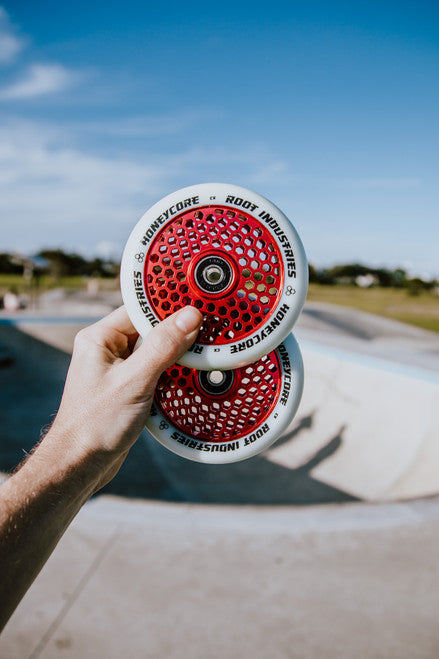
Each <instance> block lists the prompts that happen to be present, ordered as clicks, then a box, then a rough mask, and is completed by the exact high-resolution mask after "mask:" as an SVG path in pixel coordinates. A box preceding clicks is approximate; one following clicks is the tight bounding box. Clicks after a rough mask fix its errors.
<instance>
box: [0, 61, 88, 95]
mask: <svg viewBox="0 0 439 659" xmlns="http://www.w3.org/2000/svg"><path fill="white" fill-rule="evenodd" d="M77 77H78V76H77V74H76V73H74V72H73V71H69V70H68V69H66V68H65V67H64V66H61V65H60V64H33V65H32V66H30V67H29V68H28V70H27V71H26V73H25V74H24V76H23V77H22V79H21V80H18V81H17V82H14V83H12V84H11V85H9V86H7V87H4V88H3V89H1V90H0V100H6V101H12V100H21V99H27V98H35V97H37V96H44V95H46V94H53V93H56V92H60V91H63V90H64V89H66V88H67V87H69V86H70V85H71V84H72V83H73V82H74V81H75V80H76V79H77Z"/></svg>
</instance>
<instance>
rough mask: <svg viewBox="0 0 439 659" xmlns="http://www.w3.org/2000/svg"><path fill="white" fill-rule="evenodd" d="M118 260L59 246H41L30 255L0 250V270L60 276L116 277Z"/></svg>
mask: <svg viewBox="0 0 439 659" xmlns="http://www.w3.org/2000/svg"><path fill="white" fill-rule="evenodd" d="M119 267H120V264H119V263H118V262H116V261H112V260H109V259H101V258H97V257H94V258H91V259H87V258H85V257H84V256H81V255H80V254H75V253H67V252H64V251H63V250H62V249H43V250H41V251H40V252H38V254H35V255H34V256H32V257H26V256H22V255H19V254H11V253H7V252H3V253H0V273H1V274H23V273H24V272H26V271H28V272H29V271H31V272H32V274H34V275H45V274H47V275H50V276H52V277H53V278H54V279H60V278H61V277H78V276H82V277H117V275H118V274H119Z"/></svg>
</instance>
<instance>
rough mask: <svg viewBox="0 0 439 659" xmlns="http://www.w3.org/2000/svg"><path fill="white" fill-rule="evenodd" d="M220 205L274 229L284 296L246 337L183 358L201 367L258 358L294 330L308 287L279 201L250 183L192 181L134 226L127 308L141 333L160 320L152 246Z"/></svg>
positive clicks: (125, 271) (124, 282) (197, 347)
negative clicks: (188, 214) (149, 279)
mask: <svg viewBox="0 0 439 659" xmlns="http://www.w3.org/2000/svg"><path fill="white" fill-rule="evenodd" d="M216 205H218V206H221V207H224V206H226V207H230V209H233V210H235V211H240V210H242V211H245V212H246V213H247V214H249V215H251V216H252V217H253V218H254V219H255V220H257V221H258V222H259V223H260V224H261V225H263V226H264V227H265V228H266V229H267V230H268V231H269V232H270V234H271V236H272V238H273V240H274V242H275V243H276V245H277V246H278V248H279V251H280V254H281V258H282V268H283V273H284V281H283V286H282V290H281V294H280V295H279V299H278V302H277V304H276V306H275V308H274V309H272V310H271V312H270V314H269V315H267V317H266V318H264V322H263V325H261V326H259V327H258V329H257V330H255V331H254V332H252V333H249V334H248V335H246V337H245V340H237V341H235V342H228V343H222V344H218V343H213V344H210V345H206V344H200V343H195V344H194V345H193V346H192V347H191V349H190V350H189V351H188V352H186V353H185V354H184V355H183V356H182V357H181V359H180V360H179V361H180V363H181V364H184V365H185V366H189V367H191V368H197V369H199V370H210V369H223V370H226V369H232V368H237V367H239V366H242V365H245V364H249V363H251V362H254V361H257V360H258V359H259V358H260V357H261V356H263V355H266V354H268V353H269V352H271V351H272V350H274V348H275V347H276V346H277V345H279V343H281V342H282V341H283V339H284V338H285V337H286V336H287V335H288V334H289V332H290V331H291V330H292V328H293V326H294V324H295V322H296V320H297V318H298V316H299V314H300V312H301V310H302V307H303V304H304V302H305V298H306V294H307V290H308V264H307V260H306V255H305V251H304V248H303V245H302V242H301V240H300V237H299V235H298V233H297V231H296V230H295V228H294V227H293V225H292V224H291V222H290V221H289V220H288V218H287V217H286V216H285V215H284V214H283V213H282V211H280V210H279V209H278V208H277V207H276V206H275V205H274V204H272V203H271V202H270V201H268V200H267V199H265V198H264V197H262V196H261V195H259V194H257V193H255V192H252V191H251V190H247V189H245V188H242V187H239V186H236V185H231V184H226V183H201V184H198V185H192V186H189V187H187V188H183V189H181V190H177V191H176V192H173V193H172V194H170V195H168V196H166V197H164V198H163V199H161V200H160V201H159V202H157V203H156V204H154V206H152V207H151V208H150V209H149V210H148V211H147V212H146V213H145V214H144V215H143V216H142V218H141V219H140V220H139V222H138V223H137V225H136V226H135V227H134V229H133V231H132V233H131V235H130V237H129V239H128V241H127V244H126V247H125V250H124V254H123V258H122V264H121V290H122V297H123V301H124V304H125V306H126V309H127V312H128V314H129V316H130V318H131V321H132V322H133V324H134V326H135V328H136V330H137V331H138V332H139V334H140V336H142V337H145V336H146V335H147V334H148V332H149V331H150V330H151V329H152V327H153V326H154V325H156V324H158V322H159V320H160V319H159V318H158V317H157V315H156V313H155V312H154V310H153V309H152V308H151V306H150V304H149V301H148V295H147V292H146V291H145V284H144V282H143V271H144V267H145V263H146V262H147V260H148V249H149V247H150V246H151V244H152V243H153V241H154V238H155V237H156V236H157V234H158V233H159V232H160V231H162V229H163V228H164V227H165V226H166V225H168V224H169V223H172V222H173V221H174V220H175V219H176V218H177V217H178V216H179V214H181V213H183V212H184V211H186V210H188V209H190V210H193V209H197V208H200V207H205V206H210V207H215V206H216Z"/></svg>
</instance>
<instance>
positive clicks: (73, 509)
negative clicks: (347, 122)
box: [0, 430, 119, 629]
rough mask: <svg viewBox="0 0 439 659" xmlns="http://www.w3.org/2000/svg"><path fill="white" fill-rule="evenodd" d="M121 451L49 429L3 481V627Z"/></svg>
mask: <svg viewBox="0 0 439 659" xmlns="http://www.w3.org/2000/svg"><path fill="white" fill-rule="evenodd" d="M118 462H119V459H118V456H115V455H110V454H106V455H105V454H103V453H101V454H99V455H97V454H92V453H89V452H85V451H84V450H83V449H82V448H80V447H77V446H76V445H75V442H72V441H71V438H69V437H66V436H63V433H62V432H58V431H56V430H52V431H50V432H49V433H48V434H47V436H46V437H45V438H44V440H43V441H42V442H41V443H40V445H39V446H38V447H37V449H36V450H35V451H34V452H33V453H32V455H30V456H29V458H28V459H27V460H26V462H25V463H24V464H23V465H22V467H21V468H20V469H19V470H18V471H17V472H16V473H15V474H14V475H12V476H11V477H10V478H9V479H8V480H7V481H6V482H5V483H3V485H2V486H1V488H0V489H1V497H0V565H1V577H0V629H2V628H3V626H4V625H5V624H6V622H7V620H8V618H9V617H10V615H11V614H12V612H13V611H14V609H15V608H16V606H17V604H18V603H19V601H20V599H21V598H22V597H23V595H24V593H25V592H26V590H27V589H28V588H29V586H30V585H31V584H32V582H33V581H34V579H35V577H36V576H37V574H38V573H39V571H40V570H41V568H42V566H43V565H44V563H45V561H46V560H47V558H48V557H49V555H50V554H51V552H52V551H53V549H54V547H55V546H56V544H57V543H58V541H59V539H60V538H61V536H62V534H63V533H64V531H65V529H66V528H67V526H68V525H69V524H70V522H71V521H72V519H73V518H74V517H75V515H76V513H77V512H78V510H79V509H80V508H81V506H82V505H83V504H84V502H85V501H86V500H87V499H88V498H89V497H90V496H91V495H92V494H93V492H95V491H96V490H97V489H99V487H100V485H101V484H102V474H103V473H105V472H107V471H108V470H112V469H113V468H114V463H118Z"/></svg>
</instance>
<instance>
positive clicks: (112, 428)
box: [0, 307, 202, 630]
mask: <svg viewBox="0 0 439 659" xmlns="http://www.w3.org/2000/svg"><path fill="white" fill-rule="evenodd" d="M201 322H202V316H201V314H200V313H199V311H198V310H197V309H195V308H193V307H185V308H184V309H181V310H180V311H178V312H177V313H175V314H173V316H170V317H169V318H167V319H166V320H164V321H163V322H161V323H160V324H159V325H157V326H156V327H154V329H153V330H151V332H150V333H149V334H148V338H147V340H145V341H144V342H143V343H142V344H141V346H140V347H139V348H138V349H137V350H136V351H135V352H133V348H134V345H135V343H136V341H137V339H138V334H137V332H136V330H135V329H134V327H133V325H132V323H131V321H130V320H129V318H128V315H127V313H126V311H125V308H124V307H120V308H119V309H117V310H116V311H114V312H113V313H111V314H110V315H109V316H107V317H106V318H104V319H103V320H101V321H99V322H98V323H95V324H94V325H91V326H90V327H88V328H86V329H84V330H81V331H80V332H79V334H78V335H77V337H76V339H75V345H74V349H73V355H72V361H71V364H70V368H69V372H68V374H67V379H66V383H65V388H64V393H63V397H62V401H61V405H60V408H59V411H58V414H57V416H56V418H55V420H54V422H53V424H52V427H51V428H50V430H49V432H48V433H47V434H46V436H45V437H44V438H43V439H42V440H41V442H40V443H39V444H38V446H37V447H36V448H35V449H34V451H33V452H32V454H31V455H30V456H29V457H28V458H27V460H26V461H25V462H24V463H23V464H22V465H21V467H20V468H19V469H18V470H17V471H16V472H15V473H14V474H13V475H12V476H11V477H10V478H9V479H8V480H6V481H5V482H4V483H3V485H2V486H1V487H0V565H1V566H2V570H1V572H2V576H1V583H0V630H1V629H2V628H3V627H4V625H5V624H6V622H7V620H8V619H9V617H10V616H11V614H12V613H13V611H14V610H15V608H16V606H17V605H18V603H19V602H20V600H21V598H22V597H23V595H24V594H25V592H26V591H27V589H28V588H29V586H30V585H31V584H32V582H33V581H34V579H35V577H36V576H37V574H38V573H39V571H40V570H41V568H42V567H43V565H44V563H45V562H46V560H47V559H48V557H49V556H50V554H51V553H52V551H53V549H54V548H55V546H56V544H57V543H58V541H59V539H60V538H61V536H62V534H63V533H64V531H65V530H66V528H67V527H68V525H69V524H70V522H71V521H72V519H73V518H74V517H75V515H76V513H77V512H78V511H79V510H80V508H81V506H82V505H83V504H84V503H85V502H86V501H87V499H88V498H89V497H90V496H91V495H92V494H94V493H95V492H97V491H98V490H99V489H100V488H101V487H103V486H104V485H106V483H108V482H109V481H110V480H111V479H112V478H113V476H115V475H116V473H117V472H118V470H119V468H120V466H121V465H122V463H123V461H124V459H125V457H126V456H127V454H128V451H129V450H130V448H131V446H132V445H133V444H134V442H135V441H136V439H137V438H138V436H139V434H140V432H141V430H142V428H143V427H144V425H145V422H146V419H147V417H148V414H149V411H150V407H151V402H152V399H153V395H154V389H155V387H156V384H157V380H158V378H159V377H160V375H161V373H162V372H163V371H164V370H165V369H166V368H168V367H169V366H170V365H171V364H173V363H175V362H176V361H178V359H179V358H180V357H181V355H182V354H183V353H184V352H186V350H187V349H188V348H189V347H190V345H191V344H192V343H193V342H194V340H195V337H196V336H197V333H198V331H199V328H200V325H201Z"/></svg>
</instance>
